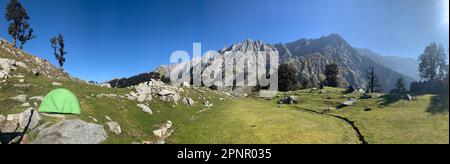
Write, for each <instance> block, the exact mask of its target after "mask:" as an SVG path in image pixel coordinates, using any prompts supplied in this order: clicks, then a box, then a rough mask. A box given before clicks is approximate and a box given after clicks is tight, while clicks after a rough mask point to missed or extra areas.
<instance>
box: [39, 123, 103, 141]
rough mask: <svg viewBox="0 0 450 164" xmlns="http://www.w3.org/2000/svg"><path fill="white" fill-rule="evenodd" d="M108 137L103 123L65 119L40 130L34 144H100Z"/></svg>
mask: <svg viewBox="0 0 450 164" xmlns="http://www.w3.org/2000/svg"><path fill="white" fill-rule="evenodd" d="M107 137H108V136H107V134H106V131H105V129H104V128H103V126H101V125H97V124H93V123H86V122H84V121H81V120H78V119H77V120H65V121H62V122H59V123H57V124H55V125H52V126H50V127H48V128H45V129H43V130H42V131H40V132H39V134H38V136H37V138H36V139H35V140H34V141H33V144H100V143H102V142H103V141H105V140H106V138H107Z"/></svg>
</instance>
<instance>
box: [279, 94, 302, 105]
mask: <svg viewBox="0 0 450 164" xmlns="http://www.w3.org/2000/svg"><path fill="white" fill-rule="evenodd" d="M296 103H298V100H297V96H288V97H285V98H282V99H281V100H280V101H278V104H296Z"/></svg>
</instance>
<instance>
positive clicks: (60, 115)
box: [42, 113, 66, 119]
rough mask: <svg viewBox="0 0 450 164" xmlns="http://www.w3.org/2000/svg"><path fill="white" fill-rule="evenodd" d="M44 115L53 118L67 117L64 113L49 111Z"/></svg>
mask: <svg viewBox="0 0 450 164" xmlns="http://www.w3.org/2000/svg"><path fill="white" fill-rule="evenodd" d="M42 115H43V116H45V117H51V118H59V119H63V118H66V116H65V115H62V114H48V113H42Z"/></svg>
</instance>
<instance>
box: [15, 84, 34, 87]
mask: <svg viewBox="0 0 450 164" xmlns="http://www.w3.org/2000/svg"><path fill="white" fill-rule="evenodd" d="M13 86H14V87H18V88H28V87H30V86H31V84H14V85H13Z"/></svg>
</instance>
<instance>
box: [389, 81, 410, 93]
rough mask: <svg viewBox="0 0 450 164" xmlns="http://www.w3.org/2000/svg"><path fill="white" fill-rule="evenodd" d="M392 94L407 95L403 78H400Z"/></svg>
mask: <svg viewBox="0 0 450 164" xmlns="http://www.w3.org/2000/svg"><path fill="white" fill-rule="evenodd" d="M391 92H392V93H397V94H402V93H405V92H406V88H405V80H404V79H403V78H399V79H398V80H397V82H396V83H395V88H394V89H393V90H392V91H391Z"/></svg>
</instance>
